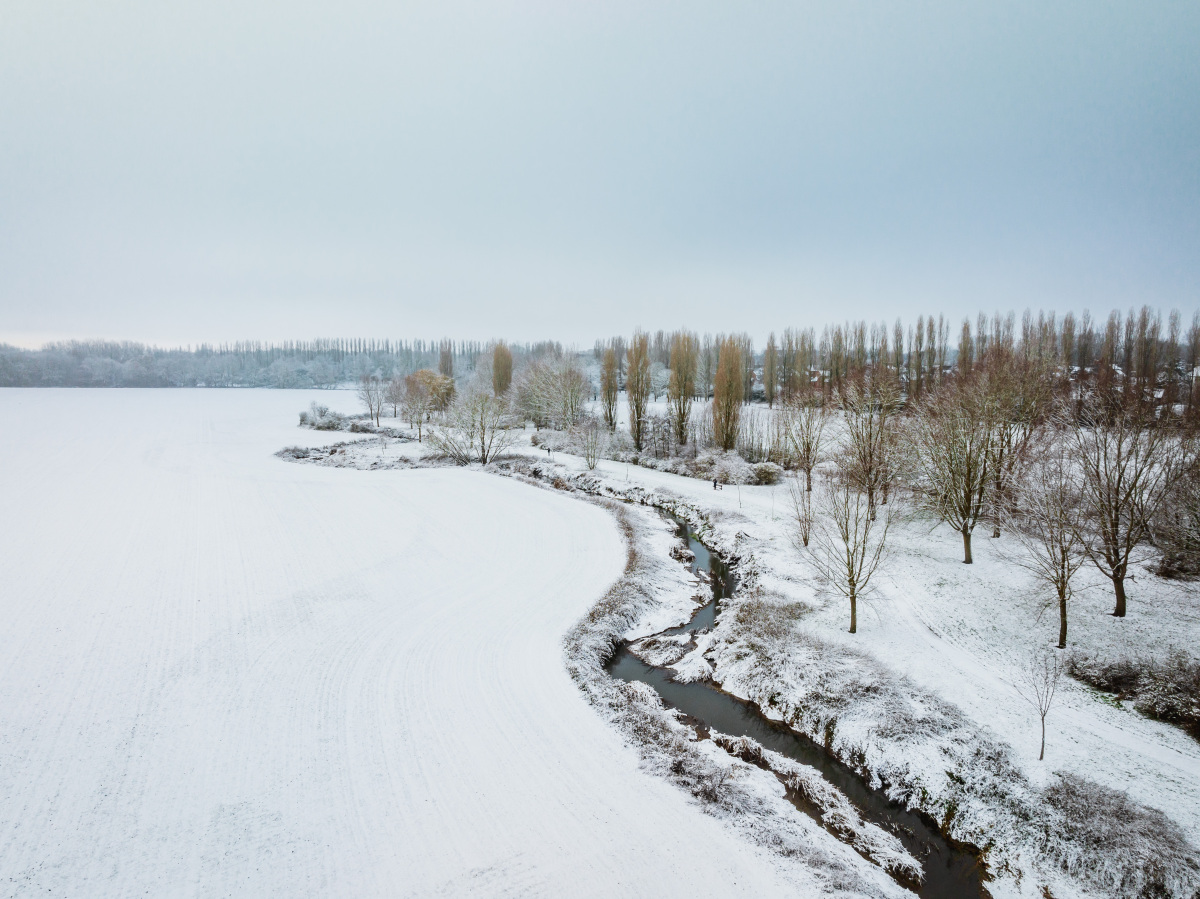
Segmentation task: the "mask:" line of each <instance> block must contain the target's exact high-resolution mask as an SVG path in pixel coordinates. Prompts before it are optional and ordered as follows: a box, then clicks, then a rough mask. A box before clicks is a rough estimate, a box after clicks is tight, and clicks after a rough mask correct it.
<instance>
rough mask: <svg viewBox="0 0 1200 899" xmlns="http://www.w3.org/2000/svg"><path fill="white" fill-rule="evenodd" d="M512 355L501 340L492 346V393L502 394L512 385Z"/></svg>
mask: <svg viewBox="0 0 1200 899" xmlns="http://www.w3.org/2000/svg"><path fill="white" fill-rule="evenodd" d="M512 376H513V355H512V350H510V349H509V348H508V347H507V346H506V345H505V344H504V342H503V341H501V342H500V343H498V344H496V345H495V346H494V347H493V348H492V393H494V394H495V395H496V396H504V394H506V393H508V388H509V387H510V386H511V385H512Z"/></svg>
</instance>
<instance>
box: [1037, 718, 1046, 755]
mask: <svg viewBox="0 0 1200 899" xmlns="http://www.w3.org/2000/svg"><path fill="white" fill-rule="evenodd" d="M1045 758H1046V716H1045V715H1043V716H1042V751H1041V752H1039V753H1038V761H1039V762H1040V761H1043V760H1044V759H1045Z"/></svg>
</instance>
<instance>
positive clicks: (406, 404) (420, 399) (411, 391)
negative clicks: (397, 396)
mask: <svg viewBox="0 0 1200 899" xmlns="http://www.w3.org/2000/svg"><path fill="white" fill-rule="evenodd" d="M426 375H428V377H426ZM437 377H438V375H437V374H435V373H434V372H432V371H428V370H422V371H416V372H413V373H412V374H411V375H409V376H408V377H406V378H405V379H404V401H403V404H402V406H401V408H403V410H404V415H405V417H406V418H407V419H408V426H409V427H410V428H411V427H415V428H416V429H417V443H420V442H421V440H422V431H423V429H424V427H425V419H426V417H427V416H428V415H429V413H430V411H431V410H432V409H433V392H432V387H431V382H432V381H433V380H434V379H436V378H437Z"/></svg>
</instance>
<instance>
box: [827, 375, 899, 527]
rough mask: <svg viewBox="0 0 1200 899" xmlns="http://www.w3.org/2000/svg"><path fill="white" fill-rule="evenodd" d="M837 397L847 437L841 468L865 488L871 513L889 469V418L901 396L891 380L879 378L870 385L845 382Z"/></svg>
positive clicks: (891, 448)
mask: <svg viewBox="0 0 1200 899" xmlns="http://www.w3.org/2000/svg"><path fill="white" fill-rule="evenodd" d="M838 399H839V401H840V403H841V407H842V417H843V418H844V420H845V423H846V437H847V440H846V447H845V451H844V455H845V458H844V459H843V460H842V469H843V471H844V472H845V474H846V476H847V477H849V478H850V479H851V480H852V481H853V482H854V483H855V485H856V486H858V488H859V489H860V490H863V491H865V492H866V494H867V503H868V505H869V507H870V509H871V514H872V515H874V514H875V504H876V497H877V495H878V494H879V493H881V492H882V491H883V488H884V485H885V484H886V483H887V482H888V477H889V474H890V471H891V461H892V455H893V452H892V451H893V448H894V444H893V440H892V436H891V434H890V428H891V418H892V415H893V414H894V413H895V411H896V408H897V407H898V405H899V400H900V397H899V395H898V393H897V392H896V390H895V388H894V387H892V386H891V384H890V383H886V382H881V383H879V384H877V385H875V386H873V387H870V388H867V387H862V386H860V385H858V384H856V383H848V384H845V385H843V387H842V389H841V390H840V391H839V393H838Z"/></svg>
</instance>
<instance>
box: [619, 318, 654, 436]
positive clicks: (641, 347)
mask: <svg viewBox="0 0 1200 899" xmlns="http://www.w3.org/2000/svg"><path fill="white" fill-rule="evenodd" d="M628 359H629V372H628V374H626V376H625V401H626V402H627V403H628V404H629V434H630V436H631V437H632V438H633V445H634V448H635V449H637V450H638V451H639V452H640V451H641V449H642V441H643V440H644V439H645V436H646V434H645V430H646V403H647V401H648V400H649V399H650V338H649V336H648V335H647V334H645V333H644V332H642V331H635V332H634V335H633V337H632V338H631V339H630V341H629V350H628Z"/></svg>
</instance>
